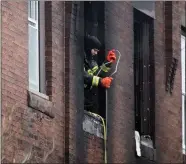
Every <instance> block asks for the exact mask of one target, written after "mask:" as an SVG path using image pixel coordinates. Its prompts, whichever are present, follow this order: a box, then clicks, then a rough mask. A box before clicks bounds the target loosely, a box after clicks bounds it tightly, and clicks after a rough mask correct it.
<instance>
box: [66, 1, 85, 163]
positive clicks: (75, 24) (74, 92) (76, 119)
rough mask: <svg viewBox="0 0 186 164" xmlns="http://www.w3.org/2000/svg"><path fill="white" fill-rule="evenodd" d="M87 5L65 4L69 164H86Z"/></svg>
mask: <svg viewBox="0 0 186 164" xmlns="http://www.w3.org/2000/svg"><path fill="white" fill-rule="evenodd" d="M83 11H84V5H83V2H73V3H72V2H65V114H66V116H65V128H66V129H65V153H66V159H65V162H66V163H69V162H70V163H71V162H75V163H78V162H82V163H83V160H84V157H83V156H84V154H83V151H82V148H83V144H84V139H83V138H84V137H83V128H82V122H83V114H84V113H83V112H84V104H83V98H84V92H83V62H84V60H83V59H84V55H83V45H84V40H83V37H82V36H83V34H84V28H83V27H84V22H83Z"/></svg>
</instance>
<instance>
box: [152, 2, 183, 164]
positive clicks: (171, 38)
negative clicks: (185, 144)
mask: <svg viewBox="0 0 186 164" xmlns="http://www.w3.org/2000/svg"><path fill="white" fill-rule="evenodd" d="M180 7H181V5H180V2H166V3H165V5H164V3H163V2H156V20H155V38H154V39H155V41H154V42H155V79H156V81H155V86H156V112H155V113H156V116H155V117H156V152H157V161H158V162H167V163H168V162H173V163H174V162H181V161H182V152H181V148H182V145H181V143H182V130H181V120H182V118H181V62H180V59H181V55H180V54H181V53H180V24H181V22H180V16H181V14H180ZM164 13H165V14H166V13H169V15H165V17H164ZM170 14H171V15H172V20H169V19H170V17H171V16H170ZM165 23H166V24H165ZM168 26H169V27H171V28H168ZM165 30H166V33H165ZM165 44H166V45H165ZM167 55H168V56H167ZM172 56H173V57H176V58H177V59H178V68H177V71H176V76H175V84H174V89H173V94H172V95H170V94H169V93H167V92H165V79H166V71H165V70H166V66H167V63H170V62H167V61H168V60H169V58H170V59H171V57H172Z"/></svg>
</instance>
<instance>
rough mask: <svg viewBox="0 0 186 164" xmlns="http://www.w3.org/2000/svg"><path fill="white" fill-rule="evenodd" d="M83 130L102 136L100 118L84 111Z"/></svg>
mask: <svg viewBox="0 0 186 164" xmlns="http://www.w3.org/2000/svg"><path fill="white" fill-rule="evenodd" d="M83 130H84V131H85V132H88V133H90V134H93V135H95V136H96V137H99V138H102V139H103V138H104V132H103V123H102V121H101V119H100V118H99V117H97V116H95V115H93V114H91V113H89V112H88V111H84V120H83Z"/></svg>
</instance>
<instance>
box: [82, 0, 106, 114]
mask: <svg viewBox="0 0 186 164" xmlns="http://www.w3.org/2000/svg"><path fill="white" fill-rule="evenodd" d="M84 25H85V26H84V30H85V31H84V35H85V36H87V35H90V36H95V37H97V38H98V39H99V41H100V42H101V44H102V46H101V49H100V51H99V52H98V55H96V56H95V57H94V60H95V61H96V62H97V64H98V66H101V64H102V63H103V62H104V60H105V51H104V38H105V36H104V28H105V26H104V2H89V1H87V2H84ZM85 46H86V43H85ZM84 92H85V101H86V100H90V101H89V102H90V103H89V104H90V105H89V106H88V105H86V104H85V110H87V111H90V112H93V113H96V114H99V115H100V116H102V117H103V118H105V89H103V88H92V92H90V93H89V94H87V91H86V90H84Z"/></svg>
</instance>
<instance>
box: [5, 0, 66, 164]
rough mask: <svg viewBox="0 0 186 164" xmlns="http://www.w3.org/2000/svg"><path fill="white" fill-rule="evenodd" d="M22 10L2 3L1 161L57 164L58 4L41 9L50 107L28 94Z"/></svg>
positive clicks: (60, 113) (60, 137)
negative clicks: (43, 19) (44, 12)
mask: <svg viewBox="0 0 186 164" xmlns="http://www.w3.org/2000/svg"><path fill="white" fill-rule="evenodd" d="M27 7H28V4H27V2H8V1H3V2H2V92H3V93H2V106H3V109H2V114H3V116H4V117H3V125H4V127H3V132H4V133H3V143H4V145H3V148H4V150H3V151H4V152H3V161H4V162H5V161H6V162H10V163H12V162H17V163H20V162H22V161H32V162H39V163H40V162H49V163H52V162H56V163H59V162H60V163H62V162H64V139H65V138H64V117H65V115H64V105H63V102H64V101H63V98H64V97H63V96H64V95H63V94H64V90H63V88H64V82H63V77H64V76H63V71H64V69H63V68H64V64H63V62H64V60H63V56H64V54H63V53H64V52H63V45H64V42H63V41H64V33H63V31H62V30H61V29H62V27H63V25H64V19H63V10H61V8H63V2H52V3H51V2H47V3H46V11H47V12H46V13H47V14H48V15H49V16H48V15H47V16H48V17H46V18H47V19H46V22H47V23H46V25H47V26H46V34H47V35H46V71H47V89H48V90H47V93H48V95H49V96H50V101H49V100H47V99H46V96H40V95H39V96H38V95H37V94H33V93H30V92H28V69H27V68H28V15H27V12H28V10H27ZM49 31H50V32H49ZM28 105H29V106H30V107H28ZM51 113H52V114H51ZM53 116H55V118H53Z"/></svg>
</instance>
